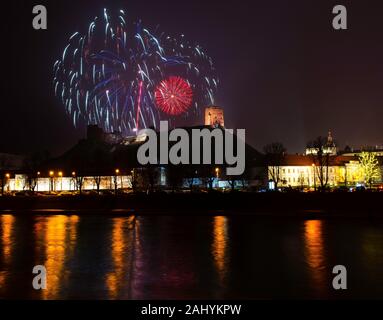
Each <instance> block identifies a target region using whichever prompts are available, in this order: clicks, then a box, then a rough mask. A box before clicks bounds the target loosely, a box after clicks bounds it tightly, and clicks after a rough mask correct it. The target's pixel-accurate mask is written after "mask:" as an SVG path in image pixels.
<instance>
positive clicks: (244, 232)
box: [0, 213, 383, 299]
mask: <svg viewBox="0 0 383 320" xmlns="http://www.w3.org/2000/svg"><path fill="white" fill-rule="evenodd" d="M382 230H383V225H382V223H381V222H376V221H374V222H373V223H372V222H370V221H357V222H355V220H347V221H345V220H342V221H340V220H339V221H338V220H332V221H331V223H329V222H326V221H321V220H310V221H301V220H294V219H291V220H288V219H286V220H283V221H280V220H278V221H276V220H275V219H259V218H258V219H257V218H254V217H247V216H231V217H229V218H227V217H224V216H215V217H206V216H191V217H179V216H140V217H137V218H135V217H132V216H131V217H111V216H110V214H108V213H106V214H105V215H95V216H91V215H89V216H86V215H84V216H82V217H81V219H80V218H79V217H78V216H76V215H72V216H66V215H52V216H23V215H20V216H17V217H15V216H13V215H0V232H1V234H0V298H19V299H23V298H38V299H65V298H72V299H131V298H133V299H170V298H175V299H182V298H184V299H198V298H199V299H220V298H232V299H238V298H246V299H253V298H262V299H264V298H274V297H277V298H313V297H314V298H318V297H320V298H327V297H330V298H332V297H334V292H333V290H332V289H331V281H332V278H333V275H332V273H331V270H332V267H333V266H334V265H336V264H344V265H346V266H349V268H350V270H352V285H351V283H350V288H349V290H347V292H346V293H344V292H342V293H341V297H344V295H345V294H347V298H350V297H352V298H354V297H362V298H363V297H370V298H383V274H382V272H381V270H382V268H383V231H382ZM37 264H41V265H45V266H46V267H47V271H48V274H47V290H41V291H36V290H33V288H32V285H31V282H32V281H31V280H32V274H31V271H32V268H33V266H34V265H37ZM350 274H351V273H350ZM336 297H338V296H337V295H336Z"/></svg>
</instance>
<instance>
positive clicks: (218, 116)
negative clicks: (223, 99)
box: [205, 106, 225, 127]
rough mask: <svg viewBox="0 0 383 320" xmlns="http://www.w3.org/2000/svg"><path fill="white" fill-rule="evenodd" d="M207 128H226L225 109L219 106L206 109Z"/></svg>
mask: <svg viewBox="0 0 383 320" xmlns="http://www.w3.org/2000/svg"><path fill="white" fill-rule="evenodd" d="M205 126H211V127H217V126H220V127H225V121H224V116H223V109H222V108H221V107H217V106H210V107H206V109H205Z"/></svg>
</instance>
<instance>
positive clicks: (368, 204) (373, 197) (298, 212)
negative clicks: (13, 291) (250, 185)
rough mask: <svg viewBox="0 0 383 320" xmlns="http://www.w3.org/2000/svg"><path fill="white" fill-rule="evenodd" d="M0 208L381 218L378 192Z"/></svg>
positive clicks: (42, 202)
mask: <svg viewBox="0 0 383 320" xmlns="http://www.w3.org/2000/svg"><path fill="white" fill-rule="evenodd" d="M0 210H1V211H3V212H4V211H11V212H13V213H19V214H23V213H25V214H27V213H30V212H39V213H41V214H57V212H64V213H65V212H68V213H70V212H75V213H76V214H92V213H94V214H95V213H98V212H110V213H111V214H115V215H127V214H132V213H134V214H136V215H190V214H193V215H209V214H214V215H216V214H222V215H232V214H250V215H271V216H274V215H275V216H304V217H316V216H319V217H336V216H342V217H343V216H344V217H366V218H368V217H375V218H383V193H381V192H380V193H379V192H376V193H374V192H371V193H370V192H361V193H247V192H244V193H242V192H238V193H218V192H217V193H152V194H148V195H147V194H125V195H117V196H115V195H103V196H99V195H82V196H80V195H65V196H4V197H0Z"/></svg>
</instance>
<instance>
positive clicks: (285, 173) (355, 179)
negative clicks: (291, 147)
mask: <svg viewBox="0 0 383 320" xmlns="http://www.w3.org/2000/svg"><path fill="white" fill-rule="evenodd" d="M314 162H315V161H314V159H313V157H312V156H307V155H285V157H284V159H283V162H282V163H281V165H280V166H279V186H282V187H288V186H290V187H304V188H307V187H309V188H315V187H319V186H320V179H319V174H320V167H319V166H318V165H316V164H315V163H314ZM379 163H380V172H381V176H380V179H376V181H375V182H377V183H381V182H383V177H382V174H383V158H382V157H380V158H379ZM274 167H275V166H274ZM322 170H323V177H324V180H327V181H328V183H327V185H328V186H330V187H336V186H350V187H351V186H355V185H357V184H364V183H365V181H364V174H363V168H362V166H361V164H360V163H359V160H358V157H356V156H344V155H342V156H330V157H329V164H328V168H327V166H324V167H323V168H322ZM268 177H269V180H272V174H271V166H269V167H268Z"/></svg>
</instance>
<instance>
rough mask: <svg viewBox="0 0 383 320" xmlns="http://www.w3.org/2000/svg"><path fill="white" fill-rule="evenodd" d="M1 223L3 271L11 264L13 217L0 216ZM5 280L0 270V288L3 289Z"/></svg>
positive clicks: (4, 275) (3, 273)
mask: <svg viewBox="0 0 383 320" xmlns="http://www.w3.org/2000/svg"><path fill="white" fill-rule="evenodd" d="M0 223H1V259H2V260H1V261H2V265H3V268H4V269H7V268H8V267H9V265H10V263H11V258H12V246H13V244H14V243H13V242H14V239H13V225H14V223H15V217H14V216H12V215H9V214H6V215H1V216H0ZM6 280H7V272H6V271H5V270H2V269H0V288H2V287H4V286H5V284H6Z"/></svg>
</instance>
